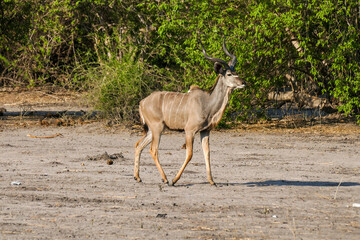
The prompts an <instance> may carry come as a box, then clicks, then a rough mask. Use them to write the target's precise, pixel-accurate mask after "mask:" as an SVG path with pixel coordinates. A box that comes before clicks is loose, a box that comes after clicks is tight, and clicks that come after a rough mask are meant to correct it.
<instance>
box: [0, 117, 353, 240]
mask: <svg viewBox="0 0 360 240" xmlns="http://www.w3.org/2000/svg"><path fill="white" fill-rule="evenodd" d="M56 133H59V134H61V136H57V137H54V138H31V137H29V136H27V135H29V134H30V135H33V136H51V135H54V134H56ZM139 138H140V133H138V132H130V131H126V130H119V129H113V128H106V127H104V126H103V125H102V124H99V123H92V124H86V125H82V126H80V125H77V126H71V127H51V126H50V127H40V126H32V127H26V128H23V127H6V128H2V129H1V131H0V139H1V141H0V209H1V211H0V238H1V239H67V238H75V239H85V238H90V239H165V238H167V239H359V237H360V208H359V207H356V206H357V205H356V203H360V157H359V156H360V154H359V153H360V150H359V149H360V135H359V134H358V133H354V134H342V133H341V132H340V133H338V134H321V133H320V134H314V133H311V134H306V133H305V134H304V133H296V134H294V133H287V132H286V131H281V132H273V131H270V132H257V131H246V130H237V131H236V130H232V131H221V132H220V131H215V132H212V133H211V136H210V144H211V159H212V170H213V177H214V180H215V182H216V183H217V187H214V186H211V185H209V184H208V183H207V182H206V172H205V163H204V159H203V155H202V151H201V146H200V144H199V136H197V137H196V141H195V146H194V149H195V151H194V157H193V160H192V161H191V162H190V164H189V165H188V166H187V168H186V170H185V172H184V174H183V176H182V178H181V179H180V180H179V182H178V184H177V185H176V186H174V187H172V186H167V185H164V184H163V183H161V177H160V174H159V173H158V171H157V169H156V167H155V164H154V163H153V160H152V158H151V156H150V154H149V152H148V148H147V149H146V150H145V151H144V152H143V155H142V161H141V163H140V166H141V168H140V176H141V177H142V180H143V182H142V183H137V182H136V181H135V180H134V179H133V175H132V174H133V156H134V144H135V142H136V141H137V140H138V139H139ZM183 143H184V135H183V134H182V133H167V134H164V135H163V136H162V139H161V144H160V162H161V163H162V166H163V168H164V170H165V173H166V174H167V176H168V178H169V179H172V178H173V177H174V176H175V174H176V172H177V171H178V169H179V168H180V166H181V164H182V162H183V160H184V158H185V150H183V149H181V146H182V144H183ZM105 152H107V153H108V154H109V155H112V154H116V156H115V157H114V159H113V164H112V165H108V164H107V161H106V159H105V158H101V157H99V156H100V155H101V154H104V153H105ZM19 183H20V185H14V184H19ZM354 203H355V205H353V204H354Z"/></svg>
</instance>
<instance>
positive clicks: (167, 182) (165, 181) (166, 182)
mask: <svg viewBox="0 0 360 240" xmlns="http://www.w3.org/2000/svg"><path fill="white" fill-rule="evenodd" d="M161 181H162V182H163V183H165V184H167V185H169V181H168V180H167V179H165V180H164V179H161Z"/></svg>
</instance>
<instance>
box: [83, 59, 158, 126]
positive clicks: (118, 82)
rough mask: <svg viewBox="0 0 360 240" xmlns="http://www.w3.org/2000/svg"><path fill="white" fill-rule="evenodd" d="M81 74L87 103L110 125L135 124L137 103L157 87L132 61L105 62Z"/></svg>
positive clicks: (146, 71)
mask: <svg viewBox="0 0 360 240" xmlns="http://www.w3.org/2000/svg"><path fill="white" fill-rule="evenodd" d="M84 71H86V74H85V76H84V77H85V78H86V79H87V80H88V84H89V86H90V91H89V94H88V99H89V101H90V103H91V104H92V105H93V106H94V107H95V109H97V110H100V111H102V112H103V113H104V114H105V116H106V117H107V118H109V119H112V120H114V122H118V121H124V120H125V121H135V120H137V119H138V104H139V102H140V100H141V99H142V98H144V97H145V96H147V95H148V94H150V93H151V92H152V91H153V89H154V88H156V84H157V79H156V78H155V77H154V76H155V75H154V73H153V72H152V71H151V70H150V69H147V67H146V66H145V65H144V63H142V62H140V61H139V60H136V59H134V58H133V57H126V56H125V57H124V58H122V59H121V61H119V60H117V59H113V60H109V61H106V62H103V63H102V64H100V65H99V66H96V67H91V68H89V69H87V70H84Z"/></svg>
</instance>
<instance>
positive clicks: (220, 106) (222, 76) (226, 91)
mask: <svg viewBox="0 0 360 240" xmlns="http://www.w3.org/2000/svg"><path fill="white" fill-rule="evenodd" d="M200 43H201V42H200ZM201 47H202V51H203V53H204V56H205V58H206V59H208V60H210V61H212V62H214V70H215V72H216V73H217V74H218V77H217V79H216V83H215V85H214V87H213V89H212V90H211V92H210V93H209V92H207V91H203V90H201V89H200V88H199V87H192V88H190V90H189V91H188V92H187V93H178V92H153V93H152V94H151V95H149V96H148V97H146V98H144V99H143V100H142V101H141V102H140V106H139V113H140V118H141V123H142V124H143V126H144V129H145V135H144V136H143V137H142V138H141V139H140V140H139V141H138V142H137V143H136V145H135V164H134V179H135V180H137V181H138V182H141V179H140V176H139V164H140V155H141V152H142V150H143V149H144V148H145V147H146V146H147V145H148V144H149V143H150V142H151V147H150V154H151V156H152V157H153V159H154V161H155V164H156V167H157V168H158V170H159V172H160V174H161V177H162V179H163V182H164V183H168V180H167V178H166V175H165V173H164V170H163V169H162V167H161V165H160V162H159V158H158V147H159V142H160V135H161V133H162V131H163V129H164V127H165V126H166V127H168V128H169V129H172V130H184V131H185V144H186V159H185V162H184V163H183V165H182V167H181V168H180V170H179V172H178V173H177V175H176V176H175V178H174V179H173V180H172V185H174V184H175V183H176V182H177V181H178V180H179V179H180V177H181V174H182V173H183V171H184V169H185V167H186V165H187V164H188V163H189V161H190V160H191V158H192V154H193V142H194V136H195V134H196V133H197V132H200V138H201V145H202V148H203V153H204V157H205V163H206V172H207V179H208V181H209V183H210V184H212V185H214V184H215V183H214V181H213V178H212V175H211V169H210V150H209V132H210V130H211V129H212V128H214V127H215V126H216V125H217V124H218V123H219V121H220V120H221V117H222V116H223V114H224V111H225V108H226V105H227V103H228V100H229V97H230V94H231V92H232V91H233V90H235V89H240V88H243V87H245V81H244V80H242V79H240V78H239V76H238V75H237V73H236V72H235V64H236V61H237V58H236V56H235V55H233V54H231V53H229V51H228V50H227V48H226V45H225V39H224V41H223V50H224V52H225V54H226V55H227V56H229V57H231V61H230V62H229V64H228V63H227V62H226V61H224V60H222V59H219V58H213V57H209V56H208V55H207V54H206V50H205V48H204V46H203V45H202V43H201Z"/></svg>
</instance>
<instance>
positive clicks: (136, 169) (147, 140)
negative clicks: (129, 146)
mask: <svg viewBox="0 0 360 240" xmlns="http://www.w3.org/2000/svg"><path fill="white" fill-rule="evenodd" d="M151 139H152V133H151V131H150V130H148V131H147V132H146V134H145V135H144V136H143V137H142V138H141V139H140V140H139V141H138V142H137V143H136V144H135V162H134V179H135V180H136V181H138V182H141V178H140V176H139V166H140V156H141V152H142V151H143V149H144V148H145V147H146V146H147V145H148V144H149V143H150V142H151Z"/></svg>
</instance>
